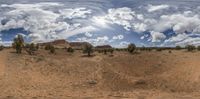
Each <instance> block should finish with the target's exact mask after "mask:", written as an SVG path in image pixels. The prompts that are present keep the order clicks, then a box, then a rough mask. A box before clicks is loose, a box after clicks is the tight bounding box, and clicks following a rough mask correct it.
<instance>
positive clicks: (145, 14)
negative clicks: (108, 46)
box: [0, 0, 200, 46]
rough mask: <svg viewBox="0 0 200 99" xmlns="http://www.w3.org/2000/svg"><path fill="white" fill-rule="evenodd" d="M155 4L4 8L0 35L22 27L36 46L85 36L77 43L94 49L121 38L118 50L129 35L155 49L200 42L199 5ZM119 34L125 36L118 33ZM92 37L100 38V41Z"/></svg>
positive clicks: (48, 4) (52, 4) (1, 8)
mask: <svg viewBox="0 0 200 99" xmlns="http://www.w3.org/2000/svg"><path fill="white" fill-rule="evenodd" d="M30 1H31V0H30ZM52 1H54V0H52ZM151 1H152V0H145V1H143V2H146V3H144V4H142V3H141V4H140V3H138V4H137V5H135V6H134V7H133V6H130V5H131V4H132V3H133V2H131V1H130V0H124V2H127V4H128V3H130V4H128V5H129V6H128V5H127V6H126V4H125V5H124V6H123V7H121V6H119V7H118V6H117V5H115V3H112V2H109V1H105V0H102V1H99V2H98V3H97V2H92V1H88V0H86V1H84V2H87V3H84V2H82V1H80V2H81V3H80V4H79V3H76V2H70V3H69V2H68V1H65V3H62V2H59V3H57V2H43V3H41V2H39V3H26V4H25V3H21V4H20V3H19V4H9V3H8V4H0V13H1V15H0V31H3V30H10V29H17V28H23V29H24V30H25V31H27V32H28V34H27V35H26V37H27V38H29V39H31V40H32V41H33V42H43V41H49V40H54V39H67V38H69V37H71V36H76V35H78V34H80V33H83V36H84V37H77V38H76V39H75V40H77V41H88V42H91V43H93V44H95V45H99V44H105V43H113V42H114V41H122V40H123V42H121V44H120V46H124V45H126V44H127V43H129V42H128V41H131V40H132V39H130V38H126V37H127V36H126V35H132V36H133V37H139V39H141V41H145V42H147V43H148V44H151V43H152V45H154V44H161V45H165V46H170V45H178V44H180V45H186V44H199V43H198V42H199V37H200V36H199V33H200V12H199V10H200V7H199V5H198V6H197V5H196V3H193V2H191V5H190V4H188V2H187V5H188V6H181V5H184V4H186V3H185V2H184V1H182V2H180V3H179V2H175V3H172V4H173V5H172V4H171V3H167V2H164V1H162V0H154V1H158V3H154V2H151ZM161 1H162V2H161ZM185 1H187V0H185ZM194 1H195V0H194ZM63 2H64V1H63ZM105 2H106V3H105ZM119 2H121V1H119ZM171 2H173V1H171ZM90 3H91V5H89V4H90ZM93 3H95V6H94V5H93ZM153 3H154V4H153ZM76 5H77V6H76ZM189 5H190V6H189ZM98 11H99V12H98ZM119 27H120V28H119ZM121 27H122V28H121ZM122 29H123V30H122ZM169 30H170V32H172V34H173V35H171V34H170V33H168V31H169ZM119 31H120V32H124V33H125V34H120V35H116V34H115V33H116V32H119ZM108 32H111V34H108ZM112 32H113V33H112ZM93 33H100V34H101V35H100V36H98V37H97V36H96V35H94V34H93ZM104 35H105V36H104ZM111 35H112V37H110V36H111ZM109 37H110V38H109ZM0 38H2V36H0ZM126 39H127V40H126ZM1 42H3V41H2V40H1ZM132 42H135V41H134V40H132ZM145 42H140V43H145ZM158 42H159V43H158Z"/></svg>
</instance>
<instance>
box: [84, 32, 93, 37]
mask: <svg viewBox="0 0 200 99" xmlns="http://www.w3.org/2000/svg"><path fill="white" fill-rule="evenodd" d="M85 36H86V37H92V36H93V35H92V33H90V32H86V33H85Z"/></svg>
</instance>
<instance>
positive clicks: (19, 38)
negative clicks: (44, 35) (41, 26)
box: [12, 35, 24, 54]
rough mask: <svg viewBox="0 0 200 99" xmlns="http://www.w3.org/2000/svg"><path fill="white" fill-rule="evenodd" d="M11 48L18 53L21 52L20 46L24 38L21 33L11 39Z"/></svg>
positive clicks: (22, 44)
mask: <svg viewBox="0 0 200 99" xmlns="http://www.w3.org/2000/svg"><path fill="white" fill-rule="evenodd" d="M12 46H13V48H15V50H16V53H18V54H20V53H21V52H22V48H23V46H24V38H23V36H22V35H17V37H16V38H14V40H13V44H12Z"/></svg>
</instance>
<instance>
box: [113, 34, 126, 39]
mask: <svg viewBox="0 0 200 99" xmlns="http://www.w3.org/2000/svg"><path fill="white" fill-rule="evenodd" d="M112 39H113V40H122V39H124V36H123V35H116V36H113V38H112Z"/></svg>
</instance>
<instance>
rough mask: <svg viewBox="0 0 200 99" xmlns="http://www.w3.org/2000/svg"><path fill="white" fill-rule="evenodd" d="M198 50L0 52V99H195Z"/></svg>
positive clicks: (199, 84) (199, 80) (199, 98)
mask: <svg viewBox="0 0 200 99" xmlns="http://www.w3.org/2000/svg"><path fill="white" fill-rule="evenodd" d="M199 59H200V52H198V51H196V52H187V51H184V50H180V51H172V53H169V52H168V51H162V52H157V51H151V52H147V51H142V52H139V53H138V54H133V55H131V54H129V53H127V52H116V51H115V52H114V54H113V56H112V55H110V54H109V53H108V54H107V55H104V54H102V53H95V56H93V57H85V56H84V55H83V54H82V53H81V52H79V51H76V52H75V53H73V54H71V53H67V52H66V51H65V50H61V49H60V50H56V55H53V54H49V53H48V52H47V51H45V50H40V51H38V52H37V55H33V56H30V55H28V54H26V53H25V52H23V54H21V55H18V54H16V53H14V50H12V49H6V50H3V51H1V52H0V99H200V60H199Z"/></svg>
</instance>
